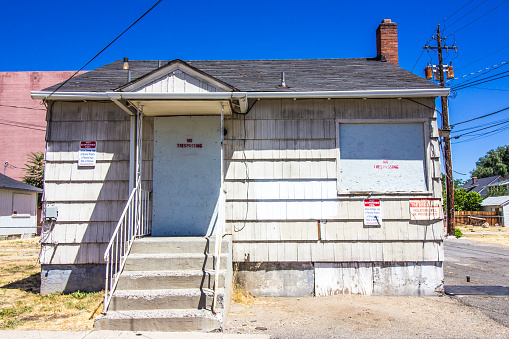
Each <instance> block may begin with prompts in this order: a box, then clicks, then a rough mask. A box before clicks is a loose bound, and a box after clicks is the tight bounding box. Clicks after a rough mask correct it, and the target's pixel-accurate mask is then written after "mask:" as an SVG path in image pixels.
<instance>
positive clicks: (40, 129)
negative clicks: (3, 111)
mask: <svg viewBox="0 0 509 339" xmlns="http://www.w3.org/2000/svg"><path fill="white" fill-rule="evenodd" d="M0 125H6V126H12V127H19V128H26V129H32V130H36V131H43V132H44V131H46V129H45V128H36V127H29V126H21V125H15V124H9V123H6V122H0Z"/></svg>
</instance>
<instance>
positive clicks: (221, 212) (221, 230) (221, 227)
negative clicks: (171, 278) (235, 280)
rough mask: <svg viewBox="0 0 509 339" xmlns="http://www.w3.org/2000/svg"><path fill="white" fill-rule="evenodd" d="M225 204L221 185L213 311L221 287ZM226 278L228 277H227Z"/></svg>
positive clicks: (214, 310) (214, 311) (213, 311)
mask: <svg viewBox="0 0 509 339" xmlns="http://www.w3.org/2000/svg"><path fill="white" fill-rule="evenodd" d="M224 210H225V205H224V191H223V187H221V193H219V213H218V220H217V225H218V227H217V229H216V244H215V262H214V264H215V267H214V298H213V301H212V313H214V314H215V313H216V305H217V289H218V287H219V270H220V266H221V252H222V251H221V247H222V240H223V236H224V233H225V219H224V217H225V215H224ZM225 279H226V277H225Z"/></svg>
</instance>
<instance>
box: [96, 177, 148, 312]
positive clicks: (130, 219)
mask: <svg viewBox="0 0 509 339" xmlns="http://www.w3.org/2000/svg"><path fill="white" fill-rule="evenodd" d="M149 198H150V191H147V190H143V189H141V188H140V182H138V184H137V185H136V187H135V188H134V189H133V191H132V192H131V195H130V196H129V200H127V203H126V205H125V207H124V211H123V212H122V215H121V217H120V219H119V221H118V223H117V227H116V228H115V231H114V232H113V235H112V236H111V240H110V242H109V244H108V247H107V248H106V251H105V252H104V261H106V283H105V288H104V307H103V310H104V311H103V312H106V311H107V310H108V306H109V304H110V301H111V297H112V295H113V292H114V291H115V288H116V287H117V284H118V280H119V278H120V273H121V272H122V270H123V269H124V266H125V262H126V259H127V255H128V254H129V251H130V250H131V246H132V244H133V241H134V239H135V237H139V236H143V235H148V234H150V223H149V218H148V213H149Z"/></svg>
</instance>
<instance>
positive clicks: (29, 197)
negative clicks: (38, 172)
mask: <svg viewBox="0 0 509 339" xmlns="http://www.w3.org/2000/svg"><path fill="white" fill-rule="evenodd" d="M37 193H42V189H40V188H37V187H34V186H30V185H27V184H25V183H22V182H20V181H17V180H14V179H11V178H9V177H7V176H5V175H3V174H0V238H4V239H9V238H15V237H27V236H28V237H31V236H33V235H35V234H36V233H37Z"/></svg>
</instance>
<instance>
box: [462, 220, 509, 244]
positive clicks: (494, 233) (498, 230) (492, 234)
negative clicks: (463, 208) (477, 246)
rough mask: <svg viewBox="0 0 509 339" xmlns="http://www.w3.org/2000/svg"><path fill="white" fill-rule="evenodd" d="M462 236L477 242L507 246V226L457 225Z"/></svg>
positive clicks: (508, 232) (508, 240) (508, 233)
mask: <svg viewBox="0 0 509 339" xmlns="http://www.w3.org/2000/svg"><path fill="white" fill-rule="evenodd" d="M458 227H459V229H460V230H461V232H462V233H463V238H465V239H468V240H474V241H478V242H483V243H488V244H497V245H504V246H509V227H494V226H490V227H486V228H484V227H482V226H469V225H461V226H458Z"/></svg>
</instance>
